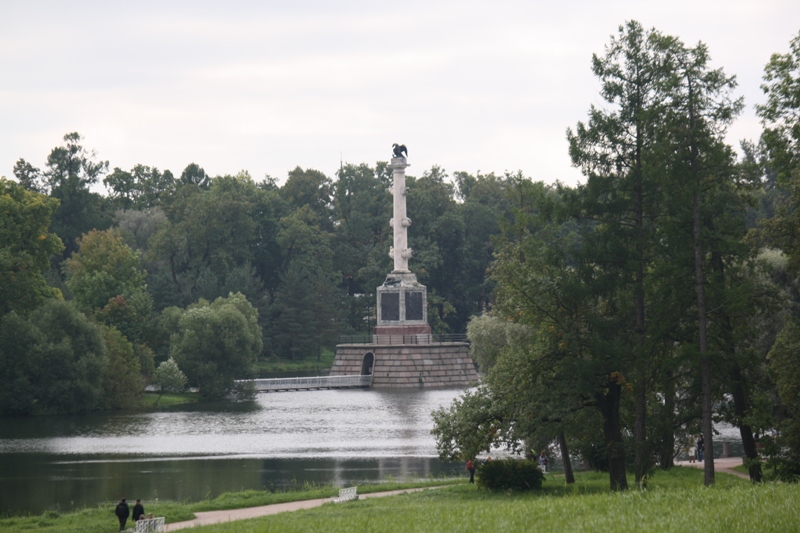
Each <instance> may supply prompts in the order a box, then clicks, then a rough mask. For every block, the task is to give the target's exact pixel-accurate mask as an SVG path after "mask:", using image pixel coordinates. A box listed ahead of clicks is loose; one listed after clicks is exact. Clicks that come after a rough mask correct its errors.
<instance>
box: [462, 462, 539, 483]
mask: <svg viewBox="0 0 800 533" xmlns="http://www.w3.org/2000/svg"><path fill="white" fill-rule="evenodd" d="M543 480H544V474H543V473H542V471H541V470H540V469H539V466H538V465H537V464H536V461H517V460H514V459H504V460H502V461H488V462H486V463H483V464H482V465H481V466H480V468H479V469H478V481H477V483H478V486H479V487H482V488H486V489H490V490H517V491H522V490H536V489H540V488H542V481H543Z"/></svg>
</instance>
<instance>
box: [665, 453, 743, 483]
mask: <svg viewBox="0 0 800 533" xmlns="http://www.w3.org/2000/svg"><path fill="white" fill-rule="evenodd" d="M675 464H676V465H679V466H689V467H692V468H700V469H702V468H703V463H699V462H697V463H690V462H689V461H676V462H675ZM741 464H742V458H741V457H725V458H724V459H723V458H721V457H719V458H717V459H714V471H715V472H724V473H726V474H733V475H734V476H737V477H740V478H742V479H747V480H749V479H750V476H749V475H747V474H745V473H743V472H739V471H738V470H734V469H733V468H734V467H736V466H739V465H741Z"/></svg>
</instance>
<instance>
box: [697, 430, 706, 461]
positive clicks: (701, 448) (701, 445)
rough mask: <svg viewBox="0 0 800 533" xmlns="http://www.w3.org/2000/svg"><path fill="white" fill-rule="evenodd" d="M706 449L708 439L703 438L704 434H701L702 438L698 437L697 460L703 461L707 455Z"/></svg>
mask: <svg viewBox="0 0 800 533" xmlns="http://www.w3.org/2000/svg"><path fill="white" fill-rule="evenodd" d="M705 451H706V441H705V440H703V436H702V435H700V438H698V439H697V460H698V461H702V460H703V456H704V455H705Z"/></svg>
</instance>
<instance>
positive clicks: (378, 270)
mask: <svg viewBox="0 0 800 533" xmlns="http://www.w3.org/2000/svg"><path fill="white" fill-rule="evenodd" d="M14 176H15V178H16V179H15V180H6V179H3V180H2V194H3V195H4V196H3V198H4V204H5V205H4V208H3V209H4V211H3V223H4V225H5V228H4V231H3V236H2V239H3V242H2V243H1V244H2V250H3V252H2V254H3V255H2V261H1V264H0V276H3V280H2V281H3V284H2V287H1V288H0V316H3V317H5V318H4V320H5V319H7V320H9V321H10V322H8V325H7V326H6V327H3V329H2V330H1V331H2V332H8V334H9V335H11V337H9V338H8V341H7V343H6V344H4V345H3V346H4V347H3V348H0V356H1V357H2V359H0V376H2V377H0V379H2V380H3V382H4V383H9V384H10V383H16V385H15V386H13V387H12V386H9V387H4V388H3V389H4V391H5V394H4V396H3V398H4V399H3V400H2V401H0V412H2V413H31V412H37V411H44V412H75V411H84V410H91V409H96V408H103V407H121V406H126V405H131V404H132V402H133V401H135V397H136V391H141V390H142V388H143V387H144V385H145V384H147V383H149V382H152V381H153V380H154V378H156V377H158V375H159V374H158V373H157V372H156V370H157V369H158V368H159V366H160V365H161V364H165V363H167V362H169V360H170V358H173V361H171V362H170V363H169V367H170V368H172V367H173V366H174V365H177V366H178V367H179V368H180V370H181V371H183V372H185V373H186V377H187V378H188V384H189V385H191V386H195V387H199V389H200V392H201V394H203V395H204V396H208V397H214V398H218V397H221V396H224V395H226V394H228V393H229V392H231V391H232V389H233V383H234V379H241V378H247V377H250V376H252V370H253V364H254V363H255V362H256V361H257V360H258V359H263V360H275V359H280V358H285V359H292V360H298V359H306V358H319V356H320V353H321V352H322V350H331V349H333V348H334V346H335V345H336V344H337V342H338V340H339V338H340V336H341V335H355V334H358V335H365V334H368V333H369V332H370V331H371V328H372V327H374V326H375V325H376V309H375V290H376V287H377V286H379V285H380V284H381V283H383V281H384V279H385V276H386V274H387V273H388V272H390V271H391V269H392V264H391V258H390V257H389V248H390V246H391V240H392V233H391V227H390V226H389V223H388V222H389V219H390V218H391V216H392V215H391V211H392V200H391V193H390V187H391V179H392V178H391V170H390V169H388V168H387V163H386V162H378V163H376V164H375V165H374V166H370V165H367V164H360V165H353V164H347V165H342V166H341V168H340V170H339V171H338V172H337V174H336V176H335V177H334V178H330V177H328V176H326V175H325V174H323V173H322V172H319V171H316V170H313V169H302V168H300V167H297V168H295V169H294V170H292V171H290V172H289V173H288V176H287V178H286V180H285V182H284V183H283V185H278V183H277V180H275V179H273V178H270V177H267V178H266V179H265V180H263V181H261V182H256V181H255V180H253V179H252V177H251V176H250V175H249V174H248V173H247V172H244V171H243V172H239V173H238V174H235V175H221V176H215V177H212V176H209V175H207V174H206V172H205V170H204V169H203V168H202V167H201V166H199V165H197V164H195V163H192V164H189V165H188V166H187V167H186V168H185V169H184V170H183V172H181V174H180V175H179V176H177V177H176V176H175V175H173V174H172V173H171V172H170V171H168V170H164V171H161V170H159V169H158V168H155V167H151V166H146V165H135V166H134V167H133V168H131V169H130V170H122V169H120V168H118V167H115V168H113V169H112V168H111V167H110V165H109V163H108V162H107V161H101V160H99V158H98V156H97V154H96V153H95V152H94V151H92V150H90V149H87V148H86V147H84V140H83V139H82V137H81V136H80V135H79V134H78V133H69V134H67V135H65V136H64V138H63V144H62V145H60V146H57V147H55V148H54V149H53V150H52V151H51V152H50V154H49V155H48V157H47V158H46V160H45V165H44V166H43V167H42V168H37V167H36V166H34V165H33V164H32V163H30V162H28V161H26V160H24V159H20V160H19V161H18V162H17V163H16V165H15V166H14ZM518 179H521V177H520V176H514V175H503V176H497V175H494V174H480V173H478V174H477V175H472V174H469V173H466V172H457V173H455V174H454V175H452V176H449V175H448V174H446V172H445V171H444V170H443V169H441V168H439V167H433V168H432V169H430V170H429V171H426V172H424V173H423V174H422V176H421V177H416V178H415V177H413V176H409V177H408V179H407V186H408V189H409V192H408V210H409V213H410V215H411V217H412V218H413V226H412V228H411V235H412V240H413V248H414V254H415V255H414V259H413V261H414V269H415V272H416V273H417V276H418V279H419V280H420V281H421V282H422V283H424V284H426V285H427V286H428V295H429V297H428V304H429V312H428V316H429V319H430V322H431V325H432V327H433V329H434V331H436V332H439V333H447V332H464V331H465V329H466V323H467V321H468V319H469V317H470V316H472V315H474V314H476V313H480V312H481V311H482V310H484V309H486V307H487V305H488V303H489V300H490V297H491V294H492V293H493V282H492V281H491V280H489V279H488V277H487V275H486V272H487V268H488V265H489V263H490V261H491V259H492V255H493V250H494V248H493V244H492V237H493V236H495V235H499V234H500V225H501V222H502V220H504V219H510V216H511V214H510V213H511V211H510V208H509V204H508V199H507V195H506V194H505V191H506V189H507V188H508V186H509V184H510V183H512V182H514V181H516V180H518ZM101 185H102V187H101ZM103 187H104V189H105V194H101V193H100V192H97V191H98V190H101V188H103ZM62 300H63V301H62ZM51 307H52V308H58V309H59V310H60V311H59V312H62V313H66V314H69V315H70V316H72V319H71V320H72V322H70V324H71V325H72V326H74V328H75V329H74V330H70V329H69V328H66V327H65V328H64V329H63V331H62V330H58V329H57V328H51V327H50V324H49V323H48V322H47V320H49V317H50V315H48V314H46V313H45V311H43V309H50V308H51ZM37 313H45V314H42V315H39V314H37ZM20 321H22V322H25V323H26V324H27V326H26V327H28V328H29V329H31V331H32V333H31V335H32V336H33V337H36V336H37V335H38V333H36V332H40V333H45V332H46V333H48V334H53V335H56V337H55V338H53V341H52V342H61V341H63V342H68V341H67V339H70V338H71V336H72V335H84V336H88V337H91V338H93V339H94V340H93V341H92V342H93V343H94V344H93V346H94V347H93V348H92V349H91V350H90V349H88V348H86V349H82V350H77V349H75V350H73V352H74V353H72V354H71V355H70V356H69V357H68V359H69V360H70V361H71V363H69V364H70V365H72V366H74V367H75V368H73V370H75V371H76V372H78V370H77V369H79V368H80V369H83V370H81V372H83V373H82V374H81V373H80V372H79V373H78V374H76V376H75V380H74V381H75V383H74V384H75V386H76V387H78V386H79V385H80V386H86V387H89V388H90V389H92V390H93V391H94V392H93V394H92V395H90V396H91V401H89V400H86V399H85V398H84V399H82V400H80V401H79V400H78V399H77V398H75V399H70V398H71V397H70V395H60V394H59V395H56V396H57V397H63V401H61V403H58V401H57V400H54V401H55V402H56V403H53V402H43V401H41V399H40V396H41V394H43V391H42V389H43V388H45V387H49V386H50V385H49V384H51V383H52V381H53V380H50V381H47V380H44V378H40V376H38V374H37V372H39V370H42V371H43V369H44V368H45V367H48V366H52V365H55V362H54V360H55V359H56V358H57V357H59V356H57V355H55V354H52V355H51V356H49V357H48V358H45V359H43V360H41V361H39V362H35V361H37V357H38V355H36V356H35V355H33V354H34V352H35V353H37V354H38V353H39V352H40V351H41V349H40V348H39V344H38V342H39V341H37V342H33V341H31V342H33V344H31V345H30V346H29V348H24V347H22V346H20V345H19V344H18V342H19V339H16V338H15V337H13V335H12V333H10V332H11V330H12V329H15V328H18V327H20V326H19V324H20V323H21V322H20ZM12 323H13V325H12ZM81 328H84V329H85V331H84V329H81ZM55 332H59V333H57V334H56V333H55ZM109 332H113V333H109ZM109 335H114V336H115V337H114V338H115V339H116V341H115V344H114V343H111V341H110V340H109V338H108V336H109ZM12 337H13V338H12ZM42 342H43V341H42ZM112 344H114V345H113V346H112ZM104 347H105V351H104ZM112 348H114V349H119V350H120V352H119V353H116V354H114V353H112V351H113V350H112ZM26 350H27V351H26ZM90 353H91V354H94V356H95V359H92V361H94V363H92V364H91V365H90V364H89V360H88V359H87V360H84V358H85V357H89V354H90ZM64 364H67V363H64ZM84 367H85V368H84ZM95 367H96V368H95ZM92 368H94V370H91V369H92ZM165 368H166V367H165ZM103 372H106V373H107V374H108V375H109V379H111V378H110V376H118V377H119V381H120V382H122V381H126V383H127V384H126V385H125V386H124V387H123V386H122V385H121V384H116V385H114V386H113V387H111V385H109V387H110V388H109V387H107V390H105V392H103V390H102V387H100V386H99V383H100V381H99V380H100V376H101V375H102V374H103ZM123 377H124V379H123ZM53 379H55V378H53ZM64 381H65V382H66V381H68V380H67V378H66V375H64ZM179 382H180V380H179ZM45 383H47V384H48V385H45ZM90 383H91V386H89V384H90ZM65 386H66V385H65ZM112 389H113V391H115V392H112ZM51 390H52V388H51ZM123 390H124V391H125V393H124V394H123V393H122V391H123ZM111 396H118V398H117V399H115V400H111V399H109V398H110V397H111Z"/></svg>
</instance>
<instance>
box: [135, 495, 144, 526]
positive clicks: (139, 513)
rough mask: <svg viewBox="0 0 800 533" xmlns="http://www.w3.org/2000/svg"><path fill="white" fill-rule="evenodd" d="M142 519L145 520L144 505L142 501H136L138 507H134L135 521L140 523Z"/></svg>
mask: <svg viewBox="0 0 800 533" xmlns="http://www.w3.org/2000/svg"><path fill="white" fill-rule="evenodd" d="M140 518H144V505H142V500H136V505H134V506H133V521H134V522H138V521H139V519H140Z"/></svg>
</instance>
